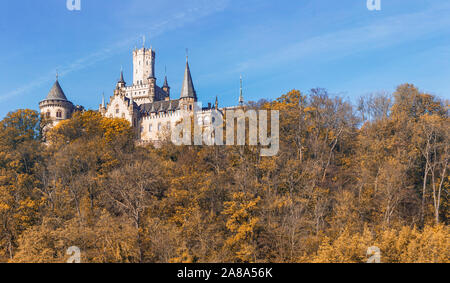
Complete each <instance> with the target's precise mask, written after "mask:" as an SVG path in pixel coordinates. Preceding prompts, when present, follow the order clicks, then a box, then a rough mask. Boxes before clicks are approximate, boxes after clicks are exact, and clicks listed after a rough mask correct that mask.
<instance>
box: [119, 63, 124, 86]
mask: <svg viewBox="0 0 450 283" xmlns="http://www.w3.org/2000/svg"><path fill="white" fill-rule="evenodd" d="M119 83H125V80H124V79H123V67H120V79H119Z"/></svg>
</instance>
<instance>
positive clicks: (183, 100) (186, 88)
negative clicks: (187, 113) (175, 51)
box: [180, 56, 197, 110]
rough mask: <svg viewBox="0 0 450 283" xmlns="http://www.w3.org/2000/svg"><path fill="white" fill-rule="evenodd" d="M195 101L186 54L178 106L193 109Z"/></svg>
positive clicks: (195, 96) (195, 94) (195, 95)
mask: <svg viewBox="0 0 450 283" xmlns="http://www.w3.org/2000/svg"><path fill="white" fill-rule="evenodd" d="M195 102H197V93H196V92H195V88H194V83H193V82H192V76H191V70H190V69H189V62H188V58H187V56H186V68H185V71H184V79H183V86H182V87H181V96H180V106H181V107H182V109H184V110H193V109H194V103H195ZM184 106H186V107H184Z"/></svg>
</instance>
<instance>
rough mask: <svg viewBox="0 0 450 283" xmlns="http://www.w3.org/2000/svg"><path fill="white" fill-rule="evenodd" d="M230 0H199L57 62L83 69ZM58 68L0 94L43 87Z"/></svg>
mask: <svg viewBox="0 0 450 283" xmlns="http://www.w3.org/2000/svg"><path fill="white" fill-rule="evenodd" d="M229 1H230V0H215V1H205V0H196V1H194V2H193V3H195V4H196V5H194V6H191V7H190V8H188V9H186V10H183V11H181V12H174V13H173V14H172V15H169V16H167V17H165V19H164V20H161V21H159V22H156V23H153V24H151V25H150V26H148V27H146V28H145V29H141V30H140V31H139V32H136V33H135V34H134V35H133V36H130V37H127V38H125V39H122V40H120V41H117V42H114V43H112V44H106V45H107V46H108V47H107V48H103V49H100V50H96V51H95V52H92V53H91V54H88V55H86V56H84V57H81V58H78V59H76V60H74V61H73V62H71V63H69V64H66V65H63V66H58V67H57V68H55V69H57V70H58V72H59V75H60V76H66V75H68V74H70V73H73V72H77V71H80V70H82V69H85V68H87V67H89V66H92V65H95V64H97V63H99V62H101V61H104V60H106V59H108V58H110V57H112V56H114V54H117V53H120V52H122V51H123V50H126V49H127V48H129V47H130V45H131V44H133V43H134V42H136V41H137V39H138V38H140V37H141V36H142V35H143V34H151V36H152V38H155V37H157V36H159V35H161V34H163V33H166V32H167V31H169V30H172V29H176V28H180V27H182V26H185V25H187V24H189V23H192V22H194V21H196V20H198V19H200V18H202V17H205V16H208V15H211V14H213V13H216V12H220V11H222V10H224V9H225V8H226V7H227V5H228V3H229ZM55 71H56V70H51V71H47V72H44V74H43V75H42V76H39V77H37V78H35V79H34V80H32V81H30V82H28V83H25V84H24V85H23V86H21V87H19V88H17V89H14V90H12V91H10V92H7V93H6V94H4V95H2V96H0V101H4V100H6V99H8V98H11V97H14V96H17V95H20V94H23V93H27V92H30V91H31V90H33V89H35V88H37V87H40V86H42V85H44V84H46V83H48V82H51V80H52V78H54V76H55Z"/></svg>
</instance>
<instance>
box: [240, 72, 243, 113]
mask: <svg viewBox="0 0 450 283" xmlns="http://www.w3.org/2000/svg"><path fill="white" fill-rule="evenodd" d="M239 105H240V106H242V105H244V96H243V94H242V75H241V88H240V91H239Z"/></svg>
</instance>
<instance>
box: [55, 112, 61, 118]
mask: <svg viewBox="0 0 450 283" xmlns="http://www.w3.org/2000/svg"><path fill="white" fill-rule="evenodd" d="M56 118H62V112H61V110H58V111H57V112H56Z"/></svg>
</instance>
